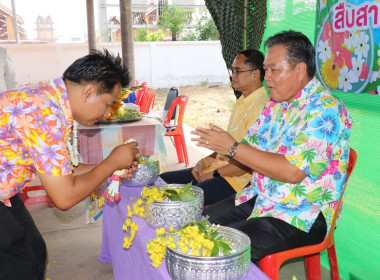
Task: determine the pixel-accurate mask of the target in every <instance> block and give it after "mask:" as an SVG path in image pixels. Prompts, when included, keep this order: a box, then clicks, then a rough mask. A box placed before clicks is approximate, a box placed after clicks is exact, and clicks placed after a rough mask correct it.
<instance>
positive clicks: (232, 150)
mask: <svg viewBox="0 0 380 280" xmlns="http://www.w3.org/2000/svg"><path fill="white" fill-rule="evenodd" d="M239 144H240V143H239V142H235V143H233V144H232V146H231V147H230V149H229V150H228V154H227V155H228V156H229V157H230V158H233V157H234V156H235V154H236V150H237V146H238V145H239Z"/></svg>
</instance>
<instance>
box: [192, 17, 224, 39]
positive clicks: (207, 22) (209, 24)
mask: <svg viewBox="0 0 380 280" xmlns="http://www.w3.org/2000/svg"><path fill="white" fill-rule="evenodd" d="M196 32H197V34H198V40H199V41H208V40H216V39H217V38H218V36H219V33H218V29H217V28H216V25H215V22H214V20H213V19H212V18H207V17H202V18H201V19H200V20H199V21H198V22H197V25H196Z"/></svg>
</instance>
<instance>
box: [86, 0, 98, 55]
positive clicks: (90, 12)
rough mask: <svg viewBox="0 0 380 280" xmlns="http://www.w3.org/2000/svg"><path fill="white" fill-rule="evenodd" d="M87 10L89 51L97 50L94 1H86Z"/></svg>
mask: <svg viewBox="0 0 380 280" xmlns="http://www.w3.org/2000/svg"><path fill="white" fill-rule="evenodd" d="M86 8H87V33H88V50H89V52H91V50H95V49H96V33H95V15H94V0H86Z"/></svg>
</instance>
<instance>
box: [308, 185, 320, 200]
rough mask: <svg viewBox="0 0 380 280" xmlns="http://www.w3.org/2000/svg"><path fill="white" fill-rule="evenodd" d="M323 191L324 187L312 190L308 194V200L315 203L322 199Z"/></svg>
mask: <svg viewBox="0 0 380 280" xmlns="http://www.w3.org/2000/svg"><path fill="white" fill-rule="evenodd" d="M321 192H322V187H318V188H316V189H314V190H312V191H311V192H309V193H308V194H306V196H305V198H306V200H307V201H309V202H311V203H314V202H316V201H318V200H320V199H321Z"/></svg>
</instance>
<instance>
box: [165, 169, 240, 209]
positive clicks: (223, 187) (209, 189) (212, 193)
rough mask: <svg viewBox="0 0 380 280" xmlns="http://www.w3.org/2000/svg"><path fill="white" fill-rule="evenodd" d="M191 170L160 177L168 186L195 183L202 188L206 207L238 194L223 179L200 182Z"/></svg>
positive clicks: (168, 173)
mask: <svg viewBox="0 0 380 280" xmlns="http://www.w3.org/2000/svg"><path fill="white" fill-rule="evenodd" d="M191 170H193V168H187V169H182V170H176V171H169V172H164V173H161V174H160V177H161V178H162V179H163V180H164V181H165V182H166V183H168V184H187V183H190V182H193V185H195V186H197V187H200V188H201V189H202V190H203V192H204V205H211V204H214V203H216V202H218V201H221V200H223V199H225V198H227V197H229V196H231V195H233V194H236V192H235V190H234V189H233V188H232V187H231V185H230V184H229V183H228V182H227V181H226V179H224V178H223V177H215V178H211V179H207V180H205V181H203V182H198V181H197V180H196V179H195V178H194V176H193V174H191Z"/></svg>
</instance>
